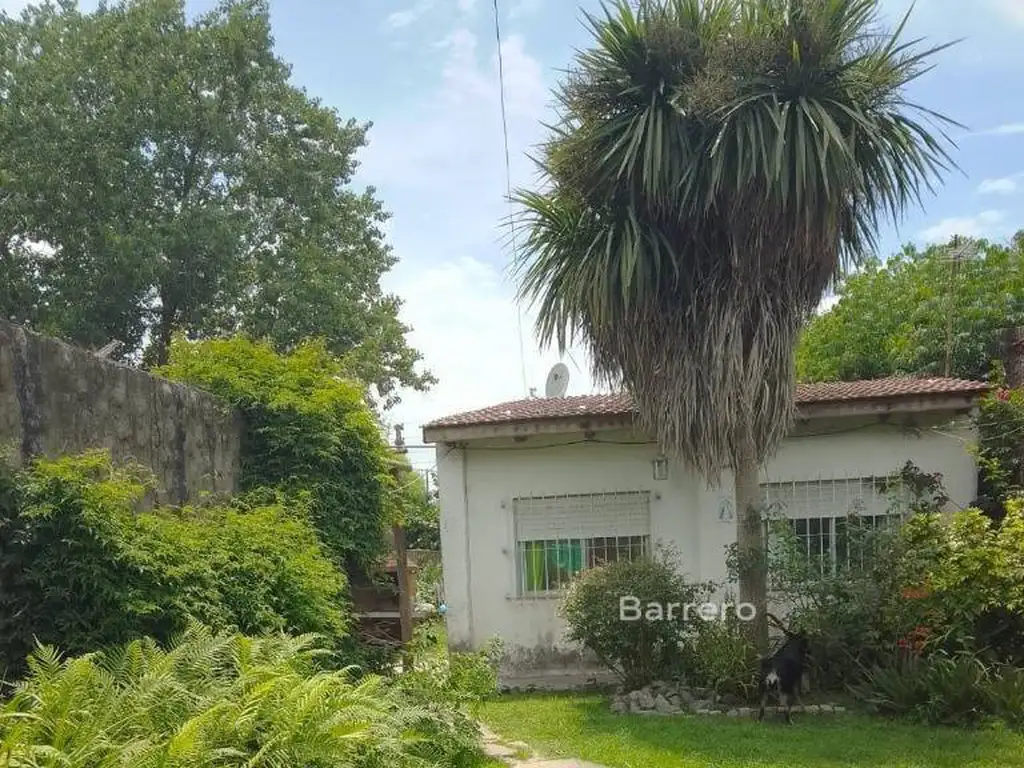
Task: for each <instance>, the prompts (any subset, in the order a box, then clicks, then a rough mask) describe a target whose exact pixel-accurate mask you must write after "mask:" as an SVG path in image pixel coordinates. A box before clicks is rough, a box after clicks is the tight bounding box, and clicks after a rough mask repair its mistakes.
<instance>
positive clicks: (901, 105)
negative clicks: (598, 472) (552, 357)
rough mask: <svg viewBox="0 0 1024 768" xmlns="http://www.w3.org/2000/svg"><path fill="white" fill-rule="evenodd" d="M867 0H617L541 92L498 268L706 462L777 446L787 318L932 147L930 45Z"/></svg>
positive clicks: (665, 436) (939, 137) (787, 366)
mask: <svg viewBox="0 0 1024 768" xmlns="http://www.w3.org/2000/svg"><path fill="white" fill-rule="evenodd" d="M877 7H878V3H877V0H756V1H755V0H715V2H700V1H699V0H645V2H641V3H639V5H638V7H637V8H636V9H634V8H633V7H632V6H631V5H630V4H628V3H627V2H624V0H620V1H619V2H615V3H612V4H610V5H606V6H605V7H604V8H603V14H593V15H588V16H587V17H586V23H587V25H588V27H589V29H590V32H591V35H592V37H593V44H592V46H591V47H590V48H589V49H587V50H584V51H582V52H580V53H579V54H578V55H577V57H576V59H575V62H574V64H575V65H574V67H573V68H572V69H571V70H570V72H569V74H568V76H567V77H566V80H565V82H564V83H563V85H562V86H561V87H560V89H559V90H558V92H557V97H558V103H559V105H560V115H559V121H558V122H557V123H556V126H555V128H554V129H553V130H552V132H551V136H550V139H549V141H548V142H547V143H546V145H545V146H544V152H543V156H542V158H541V161H540V162H541V164H542V168H543V172H544V179H543V181H544V187H545V188H544V190H543V191H539V192H532V191H523V190H521V191H519V192H518V193H517V194H516V200H517V201H518V203H519V211H520V212H519V215H518V217H517V219H516V221H515V224H516V230H517V231H519V232H525V237H524V238H523V239H522V247H521V251H520V259H519V261H518V262H517V265H516V273H517V277H518V279H519V283H520V295H521V298H523V299H525V300H526V301H528V302H530V303H531V304H532V305H533V306H534V307H535V308H536V310H537V318H538V319H537V329H536V330H537V334H538V336H539V339H540V341H541V343H542V344H549V343H557V344H558V345H559V346H560V347H562V348H564V347H566V346H567V345H568V344H570V343H573V342H574V341H582V342H583V343H584V344H585V345H586V346H587V347H588V348H589V350H590V353H591V359H592V361H593V366H594V374H595V376H596V378H597V379H598V380H599V381H603V382H606V383H609V384H611V385H613V386H623V387H625V388H626V389H628V390H629V391H630V392H631V393H632V395H633V396H634V398H635V400H636V404H637V409H638V411H639V414H640V420H641V422H642V424H643V426H645V427H646V428H647V429H649V430H650V431H651V432H652V433H653V434H654V435H655V436H656V437H657V439H658V440H659V442H660V443H661V444H662V445H663V447H664V448H665V449H666V450H669V451H671V452H672V453H674V454H676V455H677V456H679V457H681V458H683V459H685V460H686V461H688V462H689V463H690V464H692V465H693V466H695V467H696V468H697V469H698V470H699V471H701V473H702V474H704V475H705V476H706V477H707V478H709V479H714V478H715V477H717V475H718V473H719V471H720V470H721V469H723V468H725V467H726V466H729V465H730V464H733V465H734V464H735V463H736V461H737V457H738V456H739V454H740V453H741V452H744V453H746V452H749V450H750V449H751V447H752V449H753V451H754V453H755V454H756V456H757V457H758V458H760V459H764V458H766V457H767V456H768V455H769V454H770V453H771V452H772V451H774V449H775V448H776V447H777V446H778V444H779V442H780V440H781V438H782V436H783V435H784V434H785V432H786V431H787V429H788V427H789V424H790V420H791V417H792V410H793V395H794V387H795V382H794V376H793V348H794V346H795V343H796V338H797V333H798V331H799V328H800V326H801V323H802V321H803V320H804V318H805V317H806V316H807V315H808V314H809V313H810V312H811V311H813V309H814V308H815V306H816V305H817V304H818V302H819V301H820V299H821V296H822V293H823V292H824V290H825V289H826V288H827V287H828V286H829V284H830V283H831V282H833V281H834V280H835V279H836V277H837V276H838V275H839V274H841V273H842V272H843V271H844V270H847V269H849V268H850V267H851V266H852V265H855V264H856V263H858V262H859V261H860V260H861V259H862V258H863V257H864V256H865V254H867V253H869V252H870V251H871V249H872V248H873V247H874V244H875V239H876V237H877V231H878V227H879V225H880V223H881V222H882V221H883V220H896V219H899V217H900V216H901V215H902V214H903V212H904V210H905V209H906V208H907V206H909V205H912V204H915V203H917V202H919V201H920V199H921V195H922V194H923V193H924V192H925V191H928V190H930V189H931V185H932V184H933V183H934V182H935V181H936V180H937V179H939V178H940V177H941V175H942V174H943V173H944V172H945V171H946V170H948V169H949V168H951V167H953V163H952V160H951V159H950V155H949V154H948V149H947V145H948V144H949V142H948V140H947V139H946V137H945V135H944V134H943V133H942V130H941V129H942V127H943V126H944V125H949V124H951V121H949V120H947V119H946V118H944V117H942V116H941V115H937V114H936V113H934V112H932V111H929V110H927V109H922V108H920V107H918V106H916V105H915V104H913V103H911V102H909V101H908V100H907V99H906V97H905V88H906V86H907V84H908V83H910V82H911V81H912V80H913V79H914V78H916V77H918V76H919V75H920V74H921V72H922V71H924V69H925V68H926V66H927V64H928V63H929V62H930V61H931V59H932V58H933V57H934V55H935V54H936V53H938V52H939V51H941V50H942V49H943V48H944V46H936V47H933V48H928V49H922V48H921V47H920V46H919V44H918V42H917V41H910V42H904V41H903V40H902V33H903V28H904V24H905V20H904V22H903V23H901V24H900V25H899V26H897V28H896V29H895V31H893V32H891V33H886V32H884V31H883V30H881V29H880V26H879V24H878V21H877V15H878V14H877Z"/></svg>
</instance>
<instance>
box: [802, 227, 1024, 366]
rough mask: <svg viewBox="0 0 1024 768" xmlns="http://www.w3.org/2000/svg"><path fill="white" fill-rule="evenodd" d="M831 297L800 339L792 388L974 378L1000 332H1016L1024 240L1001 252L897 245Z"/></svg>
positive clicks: (1023, 305)
mask: <svg viewBox="0 0 1024 768" xmlns="http://www.w3.org/2000/svg"><path fill="white" fill-rule="evenodd" d="M837 294H838V296H839V301H838V303H837V304H836V305H835V306H833V307H832V308H831V309H830V310H829V311H827V312H825V313H823V314H821V315H818V316H817V317H815V318H814V319H813V320H811V322H810V323H809V324H808V325H807V327H806V328H805V329H804V332H803V334H802V336H801V338H800V344H799V346H798V347H797V356H796V363H797V375H798V376H799V378H800V379H802V380H805V381H835V380H843V379H872V378H879V377H883V376H893V375H901V374H929V375H940V376H941V375H943V374H945V373H947V372H948V373H949V375H951V376H959V377H963V378H970V379H982V378H984V377H985V376H986V375H988V373H989V371H990V369H991V366H992V362H993V360H994V359H995V358H997V357H998V356H999V355H1000V353H1001V349H1000V345H1001V342H1002V340H1001V335H1002V332H1003V330H1004V329H1005V328H1007V327H1011V326H1019V325H1024V232H1021V233H1018V234H1017V235H1016V236H1015V237H1014V238H1012V239H1011V240H1010V241H1009V242H1007V243H992V242H987V241H984V240H980V241H962V242H959V243H954V242H951V243H949V244H947V245H942V246H932V247H930V248H927V249H926V250H923V251H919V250H917V249H916V248H914V247H913V246H907V247H905V248H904V249H903V251H902V252H901V253H899V254H897V255H895V256H893V257H891V258H889V259H888V260H887V261H886V262H884V263H883V262H881V261H879V260H878V259H872V260H871V261H868V262H867V263H866V264H865V265H864V267H863V269H861V270H859V271H857V272H856V273H854V274H851V275H850V276H848V277H847V278H846V279H844V280H843V281H842V282H841V283H840V284H839V286H838V288H837ZM947 353H948V356H949V369H948V371H947V369H946V358H947Z"/></svg>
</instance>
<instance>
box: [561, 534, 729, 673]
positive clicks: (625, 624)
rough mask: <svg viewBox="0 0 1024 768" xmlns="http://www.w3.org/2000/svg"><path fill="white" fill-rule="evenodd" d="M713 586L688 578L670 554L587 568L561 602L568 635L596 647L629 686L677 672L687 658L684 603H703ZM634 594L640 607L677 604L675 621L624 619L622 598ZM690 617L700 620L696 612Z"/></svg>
mask: <svg viewBox="0 0 1024 768" xmlns="http://www.w3.org/2000/svg"><path fill="white" fill-rule="evenodd" d="M710 591H711V587H710V585H698V584H690V583H687V581H686V579H685V578H683V576H682V575H680V571H679V568H678V564H677V562H676V560H675V559H674V557H673V556H672V555H671V554H669V553H660V554H659V555H658V556H657V557H644V558H640V559H636V560H631V561H630V560H621V561H618V562H614V563H610V564H608V565H604V566H601V567H599V568H593V569H589V570H586V571H583V572H582V573H581V574H580V575H579V576H578V577H577V578H576V579H575V580H574V581H573V583H572V584H571V585H570V587H569V590H568V593H567V594H566V597H565V599H564V601H563V603H562V605H561V606H560V611H561V614H562V616H564V618H565V620H566V622H567V624H568V632H567V635H566V636H567V638H568V639H569V640H570V641H573V642H577V643H579V644H581V645H582V646H583V647H584V648H587V649H588V650H590V651H592V652H593V653H594V654H595V655H596V656H597V658H598V659H599V660H600V661H601V663H602V664H604V665H605V666H606V667H608V668H609V669H610V670H612V671H614V672H615V673H616V674H617V675H618V676H619V677H620V678H621V679H622V682H623V684H624V685H625V686H626V687H627V688H639V687H641V686H644V685H646V684H648V683H650V682H651V681H653V680H655V679H658V678H663V677H667V676H670V675H672V674H674V673H677V672H678V671H679V669H680V666H681V663H682V661H683V658H684V657H683V652H682V647H681V642H682V638H683V634H684V630H685V628H686V626H687V622H686V621H684V618H685V617H684V616H683V608H682V607H683V606H686V605H699V604H700V603H702V602H704V600H705V599H706V598H707V596H708V595H709V594H710ZM624 596H628V597H635V598H637V599H638V600H639V601H640V605H641V609H642V610H643V609H645V608H646V607H647V606H648V604H650V603H656V604H657V605H659V606H661V607H662V610H663V611H666V612H667V610H668V606H669V605H670V604H674V605H675V606H677V607H676V609H675V612H674V614H675V615H674V618H673V620H669V617H668V616H667V615H663V616H662V617H661V618H660V620H649V618H650V619H655V617H654V615H653V614H652V615H651V617H648V616H647V615H646V613H644V614H643V616H642V617H641V618H640V619H639V620H636V621H623V620H621V618H620V598H621V597H624ZM689 618H690V620H691V621H699V620H700V619H699V618H698V617H697V616H696V615H691V616H690V617H689Z"/></svg>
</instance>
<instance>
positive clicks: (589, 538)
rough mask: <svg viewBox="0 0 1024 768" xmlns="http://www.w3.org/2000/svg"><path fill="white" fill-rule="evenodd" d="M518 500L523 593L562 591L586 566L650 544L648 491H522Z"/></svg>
mask: <svg viewBox="0 0 1024 768" xmlns="http://www.w3.org/2000/svg"><path fill="white" fill-rule="evenodd" d="M513 505H514V512H513V515H514V526H515V540H516V584H517V589H518V592H519V594H520V595H529V594H543V593H546V592H558V591H560V590H563V589H565V588H566V587H568V586H569V583H570V582H571V581H572V579H573V577H574V576H576V575H577V574H578V573H579V572H580V571H582V570H584V569H586V568H595V567H597V566H599V565H603V564H606V563H611V562H616V561H619V560H632V559H636V558H639V557H642V556H644V555H646V554H647V553H648V551H649V550H650V526H651V522H650V519H651V514H650V497H649V494H648V492H646V491H621V492H614V493H601V494H578V495H565V496H532V497H522V498H517V499H514V500H513Z"/></svg>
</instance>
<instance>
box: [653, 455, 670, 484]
mask: <svg viewBox="0 0 1024 768" xmlns="http://www.w3.org/2000/svg"><path fill="white" fill-rule="evenodd" d="M651 466H652V467H653V468H654V479H655V480H666V479H668V459H667V458H666V457H665V456H664V455H661V454H659V455H658V456H657V457H656V458H655V459H654V460H653V461H652V462H651Z"/></svg>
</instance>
